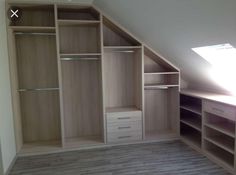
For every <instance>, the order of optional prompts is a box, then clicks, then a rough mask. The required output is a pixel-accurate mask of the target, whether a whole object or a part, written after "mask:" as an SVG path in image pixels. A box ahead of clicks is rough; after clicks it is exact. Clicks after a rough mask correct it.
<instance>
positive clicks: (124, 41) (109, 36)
mask: <svg viewBox="0 0 236 175" xmlns="http://www.w3.org/2000/svg"><path fill="white" fill-rule="evenodd" d="M103 40H104V41H103V42H104V46H141V43H140V42H138V41H137V40H136V39H135V38H133V37H132V36H130V35H129V34H128V33H127V32H125V31H124V30H122V29H121V28H120V27H118V26H117V25H115V24H114V23H112V22H111V21H110V20H109V19H107V18H106V17H103Z"/></svg>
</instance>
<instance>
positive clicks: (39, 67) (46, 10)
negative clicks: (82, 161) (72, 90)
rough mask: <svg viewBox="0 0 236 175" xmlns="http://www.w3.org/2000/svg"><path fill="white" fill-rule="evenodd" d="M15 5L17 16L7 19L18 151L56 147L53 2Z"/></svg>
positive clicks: (58, 142)
mask: <svg viewBox="0 0 236 175" xmlns="http://www.w3.org/2000/svg"><path fill="white" fill-rule="evenodd" d="M19 7H20V9H21V12H22V14H21V18H20V19H19V20H14V21H9V25H10V26H9V28H10V29H11V31H12V34H11V37H12V39H13V40H14V45H13V46H12V52H14V53H15V54H14V56H12V59H11V63H12V67H13V69H14V71H12V73H13V76H14V77H15V78H14V80H15V82H14V83H13V93H14V97H15V98H16V99H17V102H14V106H16V103H18V111H19V113H18V115H17V116H19V118H18V119H17V121H18V124H17V126H19V128H18V129H17V134H16V136H17V137H18V147H19V148H20V147H21V149H22V152H27V151H35V152H37V151H39V150H44V149H48V148H49V149H58V148H60V147H61V126H60V122H61V121H60V105H59V103H60V102H59V89H60V88H59V84H58V67H57V56H56V53H57V50H56V28H55V22H54V6H53V5H39V6H36V5H20V6H19ZM32 43H33V44H32ZM15 109H16V107H15ZM19 148H18V149H19Z"/></svg>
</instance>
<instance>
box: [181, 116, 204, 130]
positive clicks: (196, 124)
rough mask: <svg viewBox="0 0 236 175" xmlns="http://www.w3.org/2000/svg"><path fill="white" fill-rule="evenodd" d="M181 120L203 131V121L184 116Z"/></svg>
mask: <svg viewBox="0 0 236 175" xmlns="http://www.w3.org/2000/svg"><path fill="white" fill-rule="evenodd" d="M180 122H182V123H184V124H186V125H188V126H190V127H192V128H194V129H196V130H198V131H200V132H201V130H202V126H201V121H199V120H195V119H194V118H182V119H181V120H180Z"/></svg>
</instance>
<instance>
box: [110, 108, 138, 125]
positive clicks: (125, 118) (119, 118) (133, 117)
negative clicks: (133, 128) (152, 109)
mask: <svg viewBox="0 0 236 175" xmlns="http://www.w3.org/2000/svg"><path fill="white" fill-rule="evenodd" d="M106 116H107V123H108V124H109V123H120V122H131V121H141V120H142V112H141V111H135V112H126V113H108V114H107V115H106Z"/></svg>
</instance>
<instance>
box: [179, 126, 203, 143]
mask: <svg viewBox="0 0 236 175" xmlns="http://www.w3.org/2000/svg"><path fill="white" fill-rule="evenodd" d="M180 135H181V137H182V138H184V139H185V140H188V141H189V142H190V143H191V144H193V145H194V146H196V147H198V148H201V143H202V141H201V132H199V131H198V130H196V129H194V128H193V127H191V126H189V125H187V124H185V123H181V124H180Z"/></svg>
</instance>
